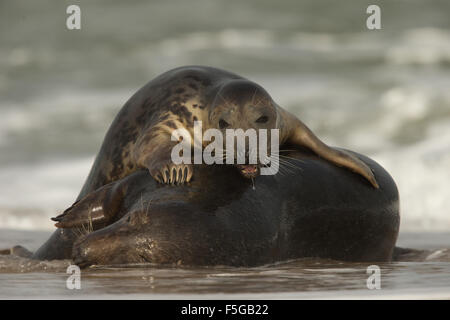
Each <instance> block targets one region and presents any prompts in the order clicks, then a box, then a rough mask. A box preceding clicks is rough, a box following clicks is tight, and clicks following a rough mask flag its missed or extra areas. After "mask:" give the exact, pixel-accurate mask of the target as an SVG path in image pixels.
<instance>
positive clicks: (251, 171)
mask: <svg viewBox="0 0 450 320" xmlns="http://www.w3.org/2000/svg"><path fill="white" fill-rule="evenodd" d="M236 167H237V168H238V169H239V172H240V173H241V174H242V175H243V176H244V177H245V178H249V179H250V178H255V177H257V176H258V175H259V166H258V165H256V164H237V165H236Z"/></svg>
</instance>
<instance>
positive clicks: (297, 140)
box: [34, 66, 378, 259]
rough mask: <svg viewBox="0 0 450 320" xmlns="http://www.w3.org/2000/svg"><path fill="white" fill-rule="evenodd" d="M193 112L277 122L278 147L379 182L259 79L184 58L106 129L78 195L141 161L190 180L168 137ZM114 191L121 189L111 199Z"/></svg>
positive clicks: (229, 124)
mask: <svg viewBox="0 0 450 320" xmlns="http://www.w3.org/2000/svg"><path fill="white" fill-rule="evenodd" d="M197 120H201V121H202V122H203V128H204V129H205V130H206V129H209V128H217V129H219V130H226V129H231V128H241V129H244V130H245V129H248V128H254V129H273V128H278V129H279V132H280V134H279V137H280V146H281V147H283V148H284V146H289V145H290V146H294V147H296V146H297V147H304V148H307V149H309V150H311V151H312V152H314V153H315V154H317V155H318V156H320V158H322V159H325V160H327V161H328V162H330V163H332V164H336V165H338V166H343V167H345V168H347V169H350V170H352V171H354V172H356V173H357V174H359V176H362V177H364V178H365V179H366V180H368V181H369V182H370V183H371V185H372V186H374V187H375V188H378V183H377V181H376V180H375V177H374V175H373V173H372V170H371V169H370V168H369V166H368V165H367V164H365V163H364V162H362V161H361V160H360V159H359V157H358V156H357V155H355V154H351V153H349V152H347V151H345V150H342V149H335V148H331V147H329V146H327V145H325V144H324V143H323V142H321V141H320V140H319V139H318V138H317V137H316V136H315V135H314V134H313V133H312V132H311V130H309V129H308V128H307V127H306V126H305V125H304V124H303V123H302V122H301V121H300V120H298V119H297V118H296V117H294V116H293V115H291V114H290V113H288V112H287V111H286V110H283V109H282V108H281V107H279V106H278V105H277V104H276V103H275V102H274V101H273V100H272V98H271V97H270V95H269V94H268V93H267V92H266V91H265V90H264V89H263V88H262V87H261V86H259V85H258V84H256V83H254V82H252V81H249V80H247V79H245V78H243V77H241V76H238V75H236V74H233V73H231V72H228V71H224V70H220V69H217V68H212V67H204V66H187V67H180V68H176V69H173V70H170V71H168V72H165V73H163V74H161V75H160V76H158V77H156V78H155V79H153V80H151V81H150V82H149V83H147V84H146V85H145V86H144V87H142V88H141V89H139V90H138V91H137V92H136V93H135V94H134V95H133V96H132V97H131V98H130V99H129V100H128V101H127V102H126V103H125V105H124V106H123V107H122V109H121V110H120V112H119V113H118V115H117V116H116V118H115V119H114V121H113V123H112V124H111V126H110V128H109V130H108V132H107V134H106V136H105V139H104V141H103V144H102V146H101V149H100V152H99V153H98V155H97V157H96V159H95V162H94V164H93V166H92V168H91V171H90V173H89V176H88V177H87V179H86V182H85V183H84V185H83V188H82V189H81V192H80V193H79V195H78V197H77V201H79V200H80V199H82V198H84V197H85V196H87V195H88V194H90V193H91V192H93V191H95V190H98V189H100V188H101V187H103V186H105V185H107V184H109V183H111V182H114V181H117V180H120V179H123V178H125V177H127V176H128V175H130V174H132V173H133V172H136V171H138V170H140V169H143V168H146V169H148V171H149V172H150V174H151V176H152V177H153V178H155V180H156V181H158V182H161V183H165V184H167V183H172V184H173V183H178V184H182V183H184V182H189V181H190V180H191V178H192V176H193V168H194V167H193V165H190V164H180V165H176V164H174V163H173V162H172V161H171V150H172V148H173V146H174V145H175V144H176V143H178V142H176V141H172V140H171V133H172V131H173V130H175V129H180V128H185V129H186V130H187V131H189V132H190V134H191V135H192V130H193V123H194V121H197ZM294 149H295V148H294ZM210 167H211V166H210ZM236 167H237V168H238V169H239V171H240V173H241V174H242V175H244V176H245V177H248V178H253V177H254V176H255V174H257V173H258V168H257V167H256V170H255V167H252V166H250V165H237V166H236ZM223 183H226V181H225V182H223ZM108 194H109V193H108ZM114 194H115V195H117V194H119V195H120V193H114ZM117 199H120V197H118V198H115V197H114V198H113V201H116V200H117ZM76 239H77V235H76V234H74V233H73V232H72V231H71V230H70V229H58V230H56V231H55V232H54V233H53V235H52V236H51V237H50V239H49V240H48V241H47V242H46V243H45V244H44V245H43V246H42V247H41V248H40V249H39V250H37V251H36V252H35V254H34V257H35V258H37V259H61V258H68V257H70V256H71V254H72V244H73V242H74V241H75V240H76Z"/></svg>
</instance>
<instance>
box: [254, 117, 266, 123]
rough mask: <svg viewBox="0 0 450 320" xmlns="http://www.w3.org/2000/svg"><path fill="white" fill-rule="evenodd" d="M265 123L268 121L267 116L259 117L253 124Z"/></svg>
mask: <svg viewBox="0 0 450 320" xmlns="http://www.w3.org/2000/svg"><path fill="white" fill-rule="evenodd" d="M267 121H269V118H268V117H267V116H261V117H259V118H258V119H256V121H255V122H257V123H266V122H267Z"/></svg>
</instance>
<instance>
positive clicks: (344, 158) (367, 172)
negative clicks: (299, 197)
mask: <svg viewBox="0 0 450 320" xmlns="http://www.w3.org/2000/svg"><path fill="white" fill-rule="evenodd" d="M277 112H278V114H279V117H278V118H279V120H280V121H279V124H278V128H280V131H281V132H280V140H281V141H280V143H281V144H283V143H286V142H287V143H290V144H293V145H298V146H304V147H307V148H308V149H311V150H312V151H314V152H315V153H316V154H317V155H319V156H320V157H322V158H324V159H326V160H328V161H330V162H332V163H334V164H336V165H338V166H343V167H346V168H347V169H350V170H351V171H354V172H356V173H358V174H360V175H362V176H363V177H364V178H366V179H367V180H368V181H369V182H370V183H371V184H372V186H373V187H374V188H376V189H378V188H379V186H378V183H377V181H376V179H375V176H374V174H373V172H372V169H370V168H369V166H367V165H366V164H365V163H364V162H363V161H361V160H360V159H358V158H357V157H355V156H354V155H352V154H350V153H348V152H345V151H343V150H338V149H334V148H331V147H329V146H327V145H326V144H325V143H323V142H322V141H321V140H320V139H319V138H318V137H317V136H316V135H315V134H314V133H313V132H312V131H311V130H310V129H309V128H308V127H307V126H306V125H305V124H304V123H303V122H301V121H300V120H299V119H297V118H296V117H295V116H294V115H292V114H290V113H289V112H287V111H286V110H283V109H282V108H280V107H278V106H277Z"/></svg>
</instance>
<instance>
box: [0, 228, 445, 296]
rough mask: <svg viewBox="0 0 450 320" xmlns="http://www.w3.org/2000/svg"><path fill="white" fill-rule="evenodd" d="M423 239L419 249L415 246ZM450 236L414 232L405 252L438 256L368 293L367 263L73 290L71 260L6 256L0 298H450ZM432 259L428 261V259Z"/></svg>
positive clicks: (10, 239)
mask: <svg viewBox="0 0 450 320" xmlns="http://www.w3.org/2000/svg"><path fill="white" fill-rule="evenodd" d="M0 231H1V233H0V235H1V236H0V247H2V248H4V247H6V245H9V244H11V243H15V244H22V245H25V246H28V247H29V248H36V247H38V246H39V244H40V243H41V241H42V239H46V237H47V236H48V235H49V234H48V233H46V232H23V231H13V230H0ZM417 239H420V241H419V242H420V244H419V243H418V242H417V241H416V242H415V240H417ZM449 243H450V234H448V233H447V234H445V233H441V234H434V233H421V234H417V233H409V234H405V235H403V236H401V237H400V239H399V243H398V244H399V245H401V246H410V245H416V246H415V248H423V249H432V250H430V251H429V252H428V253H427V254H426V255H424V256H416V257H414V258H415V259H416V261H401V262H393V263H383V264H379V267H380V268H381V289H380V290H369V289H367V285H366V281H367V278H368V277H369V274H367V267H368V266H369V264H368V263H347V262H339V261H331V260H323V259H301V260H295V261H288V262H283V263H279V264H275V265H267V266H261V267H255V268H234V267H201V268H198V267H197V268H186V267H184V268H178V267H174V266H154V265H148V264H141V265H129V266H120V267H118V266H114V267H112V266H109V267H108V266H94V267H91V268H88V269H85V270H82V272H81V289H80V290H69V289H67V287H66V280H67V278H68V277H69V275H68V274H67V273H66V270H67V267H68V266H69V264H70V261H69V260H64V261H49V262H42V261H32V260H29V259H25V258H19V257H13V256H0V284H1V285H0V298H64V299H66V298H75V299H76V298H87V299H91V298H92V299H96V298H108V299H110V298H111V299H116V298H136V299H141V298H142V299H145V298H152V299H153V298H159V299H170V298H178V299H197V298H203V299H210V298H217V299H219V298H232V299H240V298H244V299H247V298H248V299H251V298H255V299H310V298H313V299H321V298H326V299H342V298H448V299H450V277H449V275H450V250H441V251H439V250H435V249H437V248H445V245H446V246H447V247H448V244H449ZM427 257H428V258H427Z"/></svg>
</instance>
